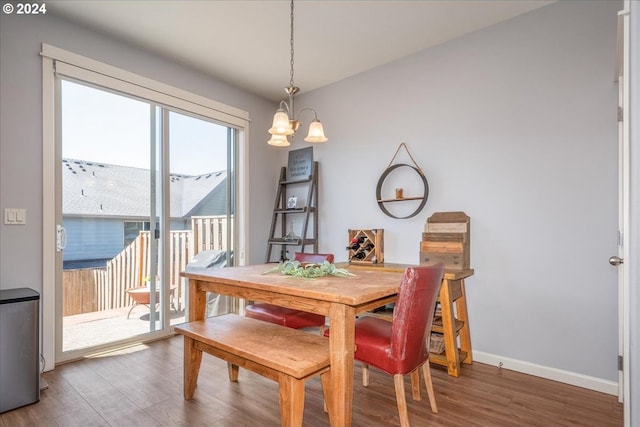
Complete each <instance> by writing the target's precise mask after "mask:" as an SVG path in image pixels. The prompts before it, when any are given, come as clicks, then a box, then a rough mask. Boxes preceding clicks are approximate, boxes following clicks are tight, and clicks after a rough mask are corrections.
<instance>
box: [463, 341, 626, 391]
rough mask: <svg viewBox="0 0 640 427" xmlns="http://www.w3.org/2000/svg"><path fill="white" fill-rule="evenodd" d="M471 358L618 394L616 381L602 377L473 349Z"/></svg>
mask: <svg viewBox="0 0 640 427" xmlns="http://www.w3.org/2000/svg"><path fill="white" fill-rule="evenodd" d="M473 360H474V361H475V362H480V363H486V364H487V365H492V366H497V367H502V368H504V369H509V370H511V371H517V372H522V373H524V374H529V375H535V376H536V377H541V378H546V379H549V380H553V381H558V382H561V383H565V384H571V385H575V386H577V387H582V388H587V389H590V390H595V391H599V392H601V393H606V394H612V395H614V396H617V395H618V383H617V382H614V381H607V380H603V379H602V378H595V377H590V376H587V375H582V374H578V373H575V372H570V371H563V370H562V369H556V368H550V367H548V366H542V365H536V364H535V363H530V362H524V361H522V360H516V359H511V358H508V357H502V356H497V355H495V354H490V353H484V352H481V351H476V350H473Z"/></svg>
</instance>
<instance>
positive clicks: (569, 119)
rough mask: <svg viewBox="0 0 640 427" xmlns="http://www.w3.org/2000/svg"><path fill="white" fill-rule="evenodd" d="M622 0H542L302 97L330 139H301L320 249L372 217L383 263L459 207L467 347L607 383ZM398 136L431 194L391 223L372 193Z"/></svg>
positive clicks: (413, 247)
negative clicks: (315, 176) (467, 270)
mask: <svg viewBox="0 0 640 427" xmlns="http://www.w3.org/2000/svg"><path fill="white" fill-rule="evenodd" d="M621 6H622V4H621V2H615V1H611V2H610V1H586V2H579V1H571V2H559V3H555V4H552V5H550V6H547V7H544V8H542V9H539V10H536V11H533V12H530V13H528V14H525V15H523V16H521V17H517V18H515V19H512V20H509V21H507V22H504V23H502V24H499V25H496V26H493V27H491V28H488V29H485V30H482V31H479V32H476V33H473V34H471V35H469V36H466V37H463V38H460V39H457V40H454V41H451V42H449V43H446V44H443V45H440V46H438V47H434V48H431V49H428V50H426V51H423V52H421V53H418V54H416V55H414V56H411V57H408V58H406V59H403V60H400V61H397V62H394V63H391V64H388V65H386V66H382V67H380V68H378V69H375V70H373V71H370V72H366V73H363V74H360V75H357V76H355V77H353V78H350V79H348V80H345V81H342V82H339V83H337V84H334V85H332V86H330V87H327V88H324V89H322V90H319V91H315V92H312V93H309V94H307V95H306V96H304V97H303V98H302V99H301V100H300V102H298V106H299V107H300V108H302V107H306V106H310V107H313V108H314V109H316V110H317V111H318V116H319V117H320V119H321V120H322V122H323V124H324V127H325V131H326V133H327V136H328V137H329V138H330V140H329V142H327V143H326V144H324V145H319V146H316V148H315V150H314V156H315V158H316V159H317V160H319V163H320V174H319V176H320V184H319V185H320V195H321V196H320V201H321V207H320V209H321V215H320V228H321V231H320V234H321V238H322V240H321V242H320V250H321V251H322V252H333V253H335V254H336V259H345V258H346V252H345V249H344V248H345V246H346V243H347V230H348V229H350V228H383V229H384V237H385V242H384V248H385V261H388V262H397V263H417V262H419V242H420V240H421V232H422V231H423V229H424V225H425V221H426V219H427V218H428V217H429V216H430V215H432V214H433V213H434V212H439V211H458V210H460V211H464V212H466V213H467V215H469V216H470V217H471V230H472V234H471V264H472V267H473V268H474V269H475V275H474V276H473V277H472V278H470V279H469V280H468V281H467V291H468V305H469V307H468V308H469V312H470V322H471V323H470V327H471V336H472V342H473V349H474V351H477V352H478V353H479V354H480V353H481V352H483V353H486V354H488V355H495V356H497V357H498V358H512V359H515V360H519V361H524V362H528V363H532V364H536V365H542V366H545V367H552V368H556V369H560V370H566V371H569V372H574V373H579V374H583V375H587V376H591V377H595V378H600V379H605V380H608V381H617V364H616V358H617V332H618V328H617V272H616V270H615V269H614V268H613V267H611V266H610V265H609V264H608V262H607V260H608V258H609V257H610V256H611V255H613V254H616V253H617V246H616V244H617V241H616V230H617V122H616V106H617V84H615V83H614V78H613V77H614V64H615V51H616V18H617V11H618V10H620V9H621ZM298 140H299V141H301V138H298ZM402 142H406V143H407V145H408V147H409V149H410V150H411V152H412V154H413V157H414V158H415V159H416V161H417V163H418V164H419V165H420V166H421V167H422V168H423V170H424V171H425V173H426V175H427V177H428V179H429V184H430V186H431V193H430V196H429V200H428V203H427V206H426V207H425V209H424V210H423V211H422V212H421V213H420V214H419V215H418V216H416V217H414V218H412V219H406V220H397V219H392V218H389V217H387V216H385V215H384V214H383V213H382V212H381V211H380V210H379V209H378V206H377V204H376V201H375V189H376V184H377V181H378V178H379V177H380V175H381V173H382V172H383V171H384V170H385V168H386V167H387V165H388V164H389V162H390V161H391V158H392V157H393V155H394V153H395V151H396V148H397V147H398V145H399V144H400V143H402ZM304 144H305V143H304V142H297V143H296V144H295V145H294V146H292V147H291V148H292V149H296V148H300V147H303V146H304ZM399 160H400V161H401V162H404V163H407V162H408V163H410V162H411V160H410V159H409V158H408V157H407V156H406V155H403V156H401V157H400V159H399ZM505 366H506V363H505Z"/></svg>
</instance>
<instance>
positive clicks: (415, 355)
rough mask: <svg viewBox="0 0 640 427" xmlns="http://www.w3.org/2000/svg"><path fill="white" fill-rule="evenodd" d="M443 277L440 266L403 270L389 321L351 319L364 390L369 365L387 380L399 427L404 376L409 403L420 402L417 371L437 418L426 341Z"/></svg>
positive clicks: (404, 419) (404, 421) (405, 420)
mask: <svg viewBox="0 0 640 427" xmlns="http://www.w3.org/2000/svg"><path fill="white" fill-rule="evenodd" d="M443 274H444V264H442V263H437V264H433V265H429V266H420V267H408V268H407V269H406V270H405V273H404V277H403V278H402V283H401V285H400V291H399V293H398V299H397V300H396V303H395V307H394V310H393V319H392V321H391V322H389V321H387V320H383V319H380V318H376V317H371V316H363V317H360V318H358V319H356V324H355V342H356V351H355V356H354V357H355V359H356V360H359V361H361V362H362V363H363V373H362V382H363V385H364V386H365V387H366V386H367V385H369V365H372V366H375V367H376V368H379V369H381V370H382V371H384V372H387V373H388V374H391V375H393V382H394V384H395V389H396V401H397V405H398V413H399V415H400V425H401V426H402V427H409V416H408V414H407V401H406V398H405V393H404V375H406V374H411V384H412V396H413V399H414V400H420V399H421V396H420V368H422V372H423V375H424V383H425V385H426V387H427V394H428V395H429V403H430V404H431V411H432V412H434V413H437V412H438V407H437V405H436V399H435V395H434V393H433V385H432V383H431V371H430V369H429V339H430V337H431V323H432V321H433V312H434V309H435V305H436V300H437V298H438V292H439V290H440V283H441V282H442V275H443Z"/></svg>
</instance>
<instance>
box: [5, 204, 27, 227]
mask: <svg viewBox="0 0 640 427" xmlns="http://www.w3.org/2000/svg"><path fill="white" fill-rule="evenodd" d="M4 223H5V224H6V225H24V224H26V223H27V212H26V210H25V209H12V208H5V209H4Z"/></svg>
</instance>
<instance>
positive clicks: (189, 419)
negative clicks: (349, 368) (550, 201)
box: [0, 336, 623, 427]
mask: <svg viewBox="0 0 640 427" xmlns="http://www.w3.org/2000/svg"><path fill="white" fill-rule="evenodd" d="M355 372H356V378H355V385H354V409H353V425H354V427H360V426H362V427H365V426H366V427H383V426H384V427H387V426H398V425H399V421H398V415H397V407H396V403H395V394H394V388H393V379H392V377H391V376H390V375H386V374H384V373H382V372H380V371H376V370H374V369H373V368H372V369H371V383H370V385H369V387H367V388H364V387H362V385H361V384H362V383H361V381H362V377H361V369H360V368H359V366H356V369H355ZM432 375H433V386H434V389H435V392H436V399H437V402H438V409H439V413H438V414H432V413H431V411H430V409H429V402H428V399H427V398H426V391H425V390H424V385H423V386H422V387H423V393H422V394H423V400H422V401H420V402H414V401H413V400H412V399H411V393H410V390H409V388H408V386H409V380H408V378H407V379H406V381H405V385H406V387H407V403H408V407H409V419H410V421H411V425H412V427H422V426H431V425H441V426H465V427H468V426H545V427H546V426H594V427H596V426H598V427H600V426H622V425H623V422H622V405H620V404H619V403H618V402H617V399H616V397H615V396H610V395H607V394H602V393H598V392H594V391H590V390H586V389H582V388H579V387H573V386H570V385H566V384H562V383H557V382H553V381H549V380H545V379H541V378H537V377H533V376H529V375H525V374H520V373H517V372H513V371H508V370H505V369H497V368H495V367H492V366H488V365H483V364H480V363H474V364H473V365H464V367H463V369H462V375H461V376H460V377H459V378H453V377H450V376H448V375H447V374H446V372H445V371H444V370H442V369H440V368H438V367H433V368H432ZM43 378H44V379H45V380H46V381H47V383H48V384H49V388H48V389H47V390H44V391H43V392H42V393H41V398H40V402H38V403H36V404H33V405H29V406H26V407H23V408H20V409H16V410H13V411H9V412H6V413H4V414H2V415H0V427H21V426H60V427H73V426H83V427H84V426H92V427H93V426H118V427H120V426H198V427H199V426H211V427H242V426H251V427H255V426H260V427H263V426H279V425H280V418H279V412H278V387H277V384H276V383H275V382H272V381H270V380H267V379H265V378H263V377H261V376H258V375H255V374H253V373H251V372H248V371H245V370H241V372H240V382H239V383H230V382H229V381H228V380H227V371H226V364H225V363H224V362H222V361H220V360H218V359H215V358H213V357H211V356H209V355H204V356H203V362H202V368H201V371H200V377H199V381H198V388H197V389H196V394H195V398H194V399H193V400H192V401H185V400H183V398H182V337H181V336H177V337H173V338H170V339H166V340H162V341H156V342H154V343H151V344H148V345H141V346H135V347H131V348H128V349H125V350H121V351H118V352H113V353H108V354H104V355H101V356H96V357H93V358H90V359H85V360H82V361H79V362H74V363H68V364H65V365H61V366H58V367H57V368H56V369H55V370H54V371H51V372H47V373H45V374H44V375H43ZM304 425H305V426H312V427H315V426H328V425H329V421H328V417H327V415H326V413H325V412H324V411H323V404H322V391H321V387H320V381H319V379H317V378H316V379H313V380H311V381H309V382H308V383H307V387H306V399H305V413H304Z"/></svg>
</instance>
